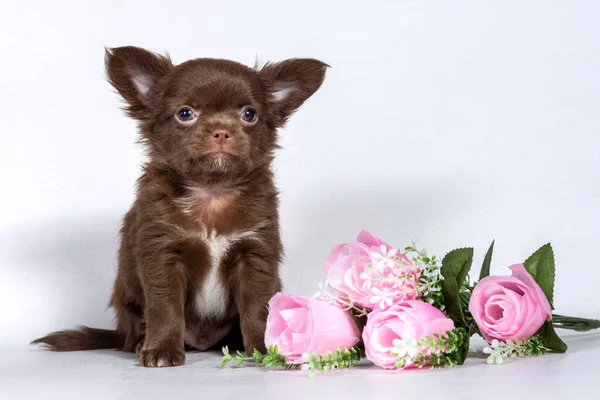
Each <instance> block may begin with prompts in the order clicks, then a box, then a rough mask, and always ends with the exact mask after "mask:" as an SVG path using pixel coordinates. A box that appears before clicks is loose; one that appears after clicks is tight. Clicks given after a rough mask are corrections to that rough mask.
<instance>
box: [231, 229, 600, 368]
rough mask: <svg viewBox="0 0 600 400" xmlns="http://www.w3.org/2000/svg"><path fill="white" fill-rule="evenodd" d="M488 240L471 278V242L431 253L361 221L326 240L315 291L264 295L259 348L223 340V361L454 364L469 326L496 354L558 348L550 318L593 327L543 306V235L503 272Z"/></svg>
mask: <svg viewBox="0 0 600 400" xmlns="http://www.w3.org/2000/svg"><path fill="white" fill-rule="evenodd" d="M493 249H494V243H493V242H492V245H491V246H490V248H489V250H488V251H487V253H486V255H485V258H484V262H483V265H482V267H481V272H480V275H479V281H478V282H475V283H471V281H470V278H469V271H470V269H471V264H472V261H473V249H472V248H462V249H456V250H453V251H451V252H449V253H448V254H447V255H446V256H445V257H444V258H443V259H442V260H441V261H440V260H439V259H438V258H437V257H435V256H432V257H429V256H428V255H427V253H426V251H424V250H422V251H420V250H418V249H417V248H416V246H415V244H414V243H413V245H412V246H408V247H406V248H405V249H404V253H401V252H400V251H398V250H397V249H395V248H393V247H392V246H390V245H388V244H386V243H385V242H383V241H381V240H380V239H378V238H376V237H375V236H373V235H371V234H370V233H369V232H366V231H362V232H361V233H360V234H359V236H358V239H357V241H356V242H353V243H348V244H340V245H338V246H335V247H334V248H333V250H332V251H331V253H330V254H329V256H328V257H327V259H326V261H325V285H323V287H322V288H321V291H320V293H318V294H317V295H316V296H315V297H312V298H306V297H299V296H294V295H291V294H286V293H278V294H276V295H275V296H274V297H273V298H272V299H271V301H270V303H269V316H268V319H267V329H266V333H265V345H266V347H267V348H268V349H269V350H268V353H267V354H261V353H260V352H257V351H255V353H254V354H252V355H249V356H244V355H243V354H241V353H239V352H238V354H237V355H236V356H232V355H230V354H229V351H228V349H227V348H224V349H223V352H224V359H223V366H225V365H227V364H228V363H229V362H230V361H237V363H238V365H241V364H242V363H243V362H244V361H255V362H257V363H261V364H264V365H266V366H272V367H284V368H291V367H298V366H300V367H302V368H303V369H307V370H309V371H310V372H311V373H314V372H315V371H324V370H333V369H339V368H348V367H352V366H354V364H355V363H356V362H357V361H359V360H361V359H362V358H364V357H366V358H367V359H368V360H370V361H371V362H373V363H374V364H375V365H377V366H379V367H382V368H386V369H405V368H412V367H419V368H421V367H424V366H429V367H440V366H454V365H460V364H462V363H463V362H464V360H465V358H466V357H467V355H468V352H469V339H470V337H471V336H472V335H474V334H480V335H481V336H482V337H483V338H484V339H485V340H486V341H487V342H488V343H489V345H490V346H489V347H486V348H485V349H484V352H486V353H488V354H489V357H488V363H502V362H503V361H504V359H505V358H507V357H518V356H533V355H539V354H543V353H545V352H546V351H548V350H550V351H555V352H565V351H566V350H567V346H566V344H565V343H564V342H563V341H562V340H561V339H560V338H559V337H558V335H557V334H556V332H555V331H554V326H556V327H559V328H564V329H573V330H576V331H587V330H591V329H596V328H600V321H598V320H592V319H584V318H572V317H565V316H562V315H556V314H552V302H553V292H554V276H555V266H554V254H553V251H552V247H551V246H550V244H546V245H544V246H542V247H541V248H540V249H539V250H537V251H536V252H535V253H533V254H532V255H531V256H530V257H529V258H528V259H527V260H525V262H523V263H522V264H515V265H512V266H510V267H509V268H510V270H511V271H512V275H511V276H489V271H490V264H491V260H492V252H493ZM361 331H362V333H361Z"/></svg>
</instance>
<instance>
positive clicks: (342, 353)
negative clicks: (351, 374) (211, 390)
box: [221, 346, 363, 376]
mask: <svg viewBox="0 0 600 400" xmlns="http://www.w3.org/2000/svg"><path fill="white" fill-rule="evenodd" d="M304 358H305V360H306V362H304V363H301V364H288V363H287V362H286V361H285V357H284V356H282V355H281V354H279V349H278V348H277V346H270V347H269V348H268V350H267V354H262V353H261V352H260V351H258V350H256V349H255V350H254V353H253V354H252V356H251V357H247V356H245V355H244V354H242V352H240V351H239V350H238V351H237V352H236V355H231V354H230V353H229V348H227V346H225V347H223V360H222V362H221V368H225V367H226V366H227V365H228V364H229V363H231V362H235V364H236V365H235V366H236V367H240V366H242V364H243V363H244V362H254V363H255V364H262V365H264V366H265V367H271V368H282V369H292V368H301V369H302V370H303V371H308V373H309V375H310V376H314V375H315V373H316V372H317V371H332V370H334V369H343V368H353V367H354V365H355V364H356V363H357V362H358V361H360V360H361V359H362V358H363V354H362V352H361V351H360V350H359V349H358V348H357V347H352V348H351V349H346V348H344V349H338V350H335V352H327V354H323V355H316V354H312V355H305V356H304Z"/></svg>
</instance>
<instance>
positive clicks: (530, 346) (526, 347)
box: [483, 335, 547, 364]
mask: <svg viewBox="0 0 600 400" xmlns="http://www.w3.org/2000/svg"><path fill="white" fill-rule="evenodd" d="M546 351H547V350H546V346H545V344H544V340H543V338H542V337H541V336H540V335H535V336H532V337H530V338H529V339H527V340H519V339H512V340H507V341H506V342H500V341H498V340H496V339H494V340H492V343H491V344H490V346H489V347H485V348H484V349H483V352H484V353H485V354H489V355H490V356H489V357H488V359H487V363H488V364H502V363H504V360H505V359H507V358H517V357H526V356H539V355H541V354H544V353H546Z"/></svg>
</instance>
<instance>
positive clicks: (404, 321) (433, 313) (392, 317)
mask: <svg viewBox="0 0 600 400" xmlns="http://www.w3.org/2000/svg"><path fill="white" fill-rule="evenodd" d="M452 329H454V322H452V320H451V319H449V318H446V316H445V315H444V313H442V312H441V311H440V310H438V309H437V308H435V307H433V306H431V305H429V304H427V303H424V302H422V301H418V300H409V301H403V302H400V303H397V304H394V305H392V306H391V307H389V308H388V309H387V310H375V311H373V312H372V313H370V314H369V315H368V317H367V324H366V326H365V328H364V330H363V341H364V343H365V350H366V353H367V358H368V359H369V360H371V361H372V362H373V363H374V364H375V365H378V366H380V367H382V368H387V369H393V368H397V367H396V360H397V359H398V357H399V356H400V357H402V356H405V355H408V356H410V357H414V356H415V355H417V354H429V351H430V349H429V348H421V347H420V346H419V341H420V340H421V339H423V338H424V337H425V336H433V335H434V334H436V333H438V334H440V335H444V334H445V333H446V331H449V330H452ZM412 365H413V364H412V362H408V363H406V364H405V365H404V366H403V368H407V367H410V366H412Z"/></svg>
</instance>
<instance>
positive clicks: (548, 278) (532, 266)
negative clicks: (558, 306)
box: [523, 243, 555, 309]
mask: <svg viewBox="0 0 600 400" xmlns="http://www.w3.org/2000/svg"><path fill="white" fill-rule="evenodd" d="M523 265H524V266H525V269H526V270H527V272H529V275H531V277H532V278H533V280H534V281H536V283H537V284H538V285H540V288H542V291H543V292H544V294H545V295H546V298H547V299H548V302H549V303H550V307H552V309H554V305H553V301H554V277H555V266H554V252H553V251H552V246H551V245H550V243H547V244H545V245H543V246H542V247H540V248H539V249H538V250H537V251H536V252H535V253H533V254H532V255H531V256H530V257H529V258H528V259H527V260H525V262H524V263H523Z"/></svg>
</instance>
